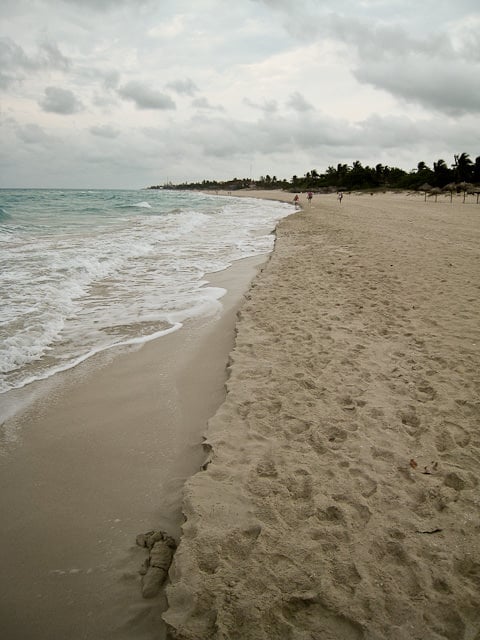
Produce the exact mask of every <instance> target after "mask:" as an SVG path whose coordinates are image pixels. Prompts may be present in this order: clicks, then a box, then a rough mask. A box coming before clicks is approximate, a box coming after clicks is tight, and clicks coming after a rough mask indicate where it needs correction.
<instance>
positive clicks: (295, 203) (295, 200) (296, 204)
mask: <svg viewBox="0 0 480 640" xmlns="http://www.w3.org/2000/svg"><path fill="white" fill-rule="evenodd" d="M299 199H300V198H299V197H298V193H296V194H295V197H294V199H293V204H294V205H295V209H298V207H299V206H300V204H299Z"/></svg>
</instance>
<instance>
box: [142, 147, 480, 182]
mask: <svg viewBox="0 0 480 640" xmlns="http://www.w3.org/2000/svg"><path fill="white" fill-rule="evenodd" d="M469 183H472V184H480V156H478V157H476V158H475V160H474V161H473V160H472V159H471V157H470V156H469V154H468V153H460V154H458V155H454V158H453V163H452V164H450V165H448V164H447V163H446V162H445V160H443V159H442V158H440V159H439V160H437V161H436V162H434V163H433V166H432V167H429V166H428V165H427V164H426V163H425V162H424V161H421V162H419V163H418V164H417V167H416V168H415V169H412V170H411V171H409V172H407V171H404V170H403V169H399V168H398V167H389V166H387V165H383V164H376V165H375V166H374V167H370V166H368V165H367V166H365V167H364V166H363V165H362V163H361V162H360V161H359V160H356V161H355V162H353V164H352V165H348V164H337V166H336V167H335V166H329V167H328V168H327V170H326V171H325V172H324V173H319V172H318V171H317V170H316V169H312V170H311V171H307V172H306V173H305V175H303V176H297V175H294V176H292V178H291V179H290V180H287V179H277V177H276V176H270V175H266V176H261V177H260V179H259V180H252V179H251V178H233V179H232V180H227V181H223V182H222V181H220V182H219V181H217V180H202V181H201V182H191V183H186V182H185V183H182V184H171V183H170V184H168V185H163V188H169V189H208V190H210V189H214V190H217V189H222V190H229V191H233V190H237V189H245V188H248V187H251V186H255V187H257V188H259V189H284V190H287V191H308V190H312V191H322V190H332V189H336V190H343V191H352V190H364V189H366V190H376V189H419V188H421V187H427V186H429V187H432V188H437V189H438V188H439V189H443V188H444V187H446V186H451V187H452V188H453V186H454V185H465V184H469ZM159 188H162V187H161V186H160V185H157V186H152V187H150V189H159ZM459 188H460V187H459Z"/></svg>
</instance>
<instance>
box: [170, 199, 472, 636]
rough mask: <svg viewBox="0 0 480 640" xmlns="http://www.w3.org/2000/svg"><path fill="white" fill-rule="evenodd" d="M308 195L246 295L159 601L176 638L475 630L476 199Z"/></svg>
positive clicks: (466, 632) (285, 222) (445, 633)
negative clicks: (203, 462)
mask: <svg viewBox="0 0 480 640" xmlns="http://www.w3.org/2000/svg"><path fill="white" fill-rule="evenodd" d="M247 195H252V196H259V197H264V196H266V197H273V198H283V199H288V200H291V198H292V195H291V194H282V193H274V192H270V193H267V194H258V193H255V192H250V193H248V194H247ZM301 202H302V205H303V211H301V212H299V213H297V214H295V215H293V216H290V217H289V218H286V219H284V220H283V221H281V222H280V224H279V225H278V227H277V240H276V247H275V251H274V252H273V254H272V255H271V257H270V259H269V261H268V263H267V264H266V266H265V268H264V269H263V271H262V272H261V274H260V275H259V276H257V277H256V279H255V280H254V283H253V285H252V287H251V289H250V291H249V293H248V295H247V298H246V300H245V301H244V303H243V305H242V307H241V311H240V314H239V319H238V322H237V335H236V342H235V348H234V350H233V351H232V353H231V356H230V364H229V369H228V373H229V378H228V383H227V390H228V393H227V396H226V399H225V401H224V402H223V404H222V405H221V406H220V408H219V409H218V411H217V412H216V414H215V416H214V417H213V418H212V419H211V420H210V421H209V425H208V432H207V442H208V445H209V447H210V453H209V463H208V465H207V466H206V469H205V470H203V471H201V472H199V473H197V474H196V475H194V476H193V477H192V478H190V479H189V480H188V481H187V483H186V485H185V489H184V505H183V510H184V514H185V517H186V521H185V523H184V525H183V535H182V538H181V543H180V546H179V549H178V550H177V553H176V555H175V558H174V563H173V565H172V568H171V570H170V579H171V585H170V586H169V587H168V589H167V597H168V602H169V609H168V610H167V612H166V613H165V614H164V618H165V620H166V621H167V623H168V625H169V626H170V628H171V632H172V636H173V637H175V638H177V639H181V640H207V639H208V640H220V639H222V640H227V639H239V640H240V639H248V640H281V639H282V640H283V639H292V640H307V639H308V640H313V639H319V638H322V639H325V640H340V639H341V640H353V639H355V640H357V639H360V638H362V639H368V640H384V639H385V638H388V639H389V640H403V639H405V640H406V639H408V640H426V639H427V638H428V639H429V640H443V639H445V638H448V639H451V640H478V638H480V560H479V558H480V537H479V534H480V498H479V496H480V494H479V486H478V485H479V479H480V433H479V416H480V397H479V382H480V375H479V371H480V357H479V355H480V324H479V320H478V319H479V300H480V295H479V294H480V277H479V276H480V249H479V247H480V206H478V205H475V204H473V202H472V203H468V204H463V203H462V198H461V197H457V198H456V199H454V202H453V203H450V200H449V198H445V197H443V196H442V197H441V198H439V200H438V202H437V203H435V202H434V201H433V200H427V201H426V202H424V198H423V195H418V194H389V193H387V194H376V195H370V194H363V195H360V194H347V195H346V196H345V198H344V199H343V202H342V203H341V204H339V203H338V201H337V200H336V197H335V195H319V196H315V197H314V200H313V203H312V204H311V205H308V204H307V202H306V197H305V195H302V196H301Z"/></svg>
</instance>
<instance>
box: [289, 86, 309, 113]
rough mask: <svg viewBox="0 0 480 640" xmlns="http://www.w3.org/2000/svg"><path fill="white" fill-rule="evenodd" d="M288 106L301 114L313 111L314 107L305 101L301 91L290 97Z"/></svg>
mask: <svg viewBox="0 0 480 640" xmlns="http://www.w3.org/2000/svg"><path fill="white" fill-rule="evenodd" d="M287 106H288V107H290V108H291V109H293V110H294V111H298V112H299V113H305V112H306V111H313V106H312V105H311V104H310V103H308V102H307V101H306V100H305V98H304V97H303V96H302V94H301V93H300V92H299V91H295V92H294V93H292V94H291V95H290V97H289V98H288V100H287Z"/></svg>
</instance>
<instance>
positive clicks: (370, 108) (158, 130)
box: [0, 0, 480, 188]
mask: <svg viewBox="0 0 480 640" xmlns="http://www.w3.org/2000/svg"><path fill="white" fill-rule="evenodd" d="M0 18H1V20H0V140H1V144H0V187H82V188H83V187H99V188H101V187H105V188H115V187H126V188H137V187H139V188H141V187H144V186H147V185H150V184H158V183H163V182H165V181H167V180H171V181H173V182H183V181H185V180H199V179H203V178H217V179H227V178H232V177H247V176H251V177H253V178H255V177H259V176H260V175H265V174H267V173H268V174H270V175H276V176H277V177H278V178H283V177H286V178H291V176H292V175H293V174H297V175H303V174H304V173H305V172H306V171H309V170H311V169H316V170H317V171H319V172H323V171H325V169H326V168H327V167H328V165H336V164H337V163H339V162H342V163H347V164H351V163H352V162H353V161H355V160H360V161H361V162H362V164H370V165H374V164H376V163H378V162H381V163H383V164H387V165H390V166H399V167H401V168H403V169H406V170H410V169H412V168H414V167H416V165H417V163H418V162H419V161H420V160H423V161H425V162H426V163H427V164H428V165H430V166H431V165H432V164H433V162H434V161H436V160H438V159H440V158H443V159H444V160H445V161H446V162H447V164H451V163H452V162H453V154H454V153H461V152H466V153H469V154H470V156H471V157H472V159H474V158H475V157H476V156H478V155H480V82H479V78H480V5H479V0H423V1H422V2H418V0H236V2H229V1H227V0H1V3H0Z"/></svg>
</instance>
